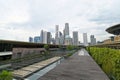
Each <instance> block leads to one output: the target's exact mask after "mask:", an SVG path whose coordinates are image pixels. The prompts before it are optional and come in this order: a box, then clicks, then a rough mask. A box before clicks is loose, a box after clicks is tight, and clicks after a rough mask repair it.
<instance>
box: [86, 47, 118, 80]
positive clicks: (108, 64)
mask: <svg viewBox="0 0 120 80" xmlns="http://www.w3.org/2000/svg"><path fill="white" fill-rule="evenodd" d="M87 49H88V51H89V53H90V54H91V56H92V57H93V59H94V60H95V61H96V62H97V63H98V64H99V65H100V67H101V68H102V69H103V71H104V72H105V73H106V74H107V75H108V76H109V77H110V79H111V80H120V50H116V49H110V48H98V47H89V48H87Z"/></svg>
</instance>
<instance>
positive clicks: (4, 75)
mask: <svg viewBox="0 0 120 80" xmlns="http://www.w3.org/2000/svg"><path fill="white" fill-rule="evenodd" d="M12 79H13V76H12V73H10V72H8V71H6V70H3V71H2V72H1V73H0V80H12Z"/></svg>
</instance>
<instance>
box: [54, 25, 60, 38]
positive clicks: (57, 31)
mask: <svg viewBox="0 0 120 80" xmlns="http://www.w3.org/2000/svg"><path fill="white" fill-rule="evenodd" d="M55 29H56V33H55V38H58V37H59V25H56V26H55Z"/></svg>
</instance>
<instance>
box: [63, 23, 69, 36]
mask: <svg viewBox="0 0 120 80" xmlns="http://www.w3.org/2000/svg"><path fill="white" fill-rule="evenodd" d="M64 35H65V36H67V35H69V23H65V29H64Z"/></svg>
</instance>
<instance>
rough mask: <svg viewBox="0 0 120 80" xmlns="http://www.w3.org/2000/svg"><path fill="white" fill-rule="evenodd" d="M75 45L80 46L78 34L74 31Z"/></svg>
mask: <svg viewBox="0 0 120 80" xmlns="http://www.w3.org/2000/svg"><path fill="white" fill-rule="evenodd" d="M73 45H78V32H77V31H73Z"/></svg>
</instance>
